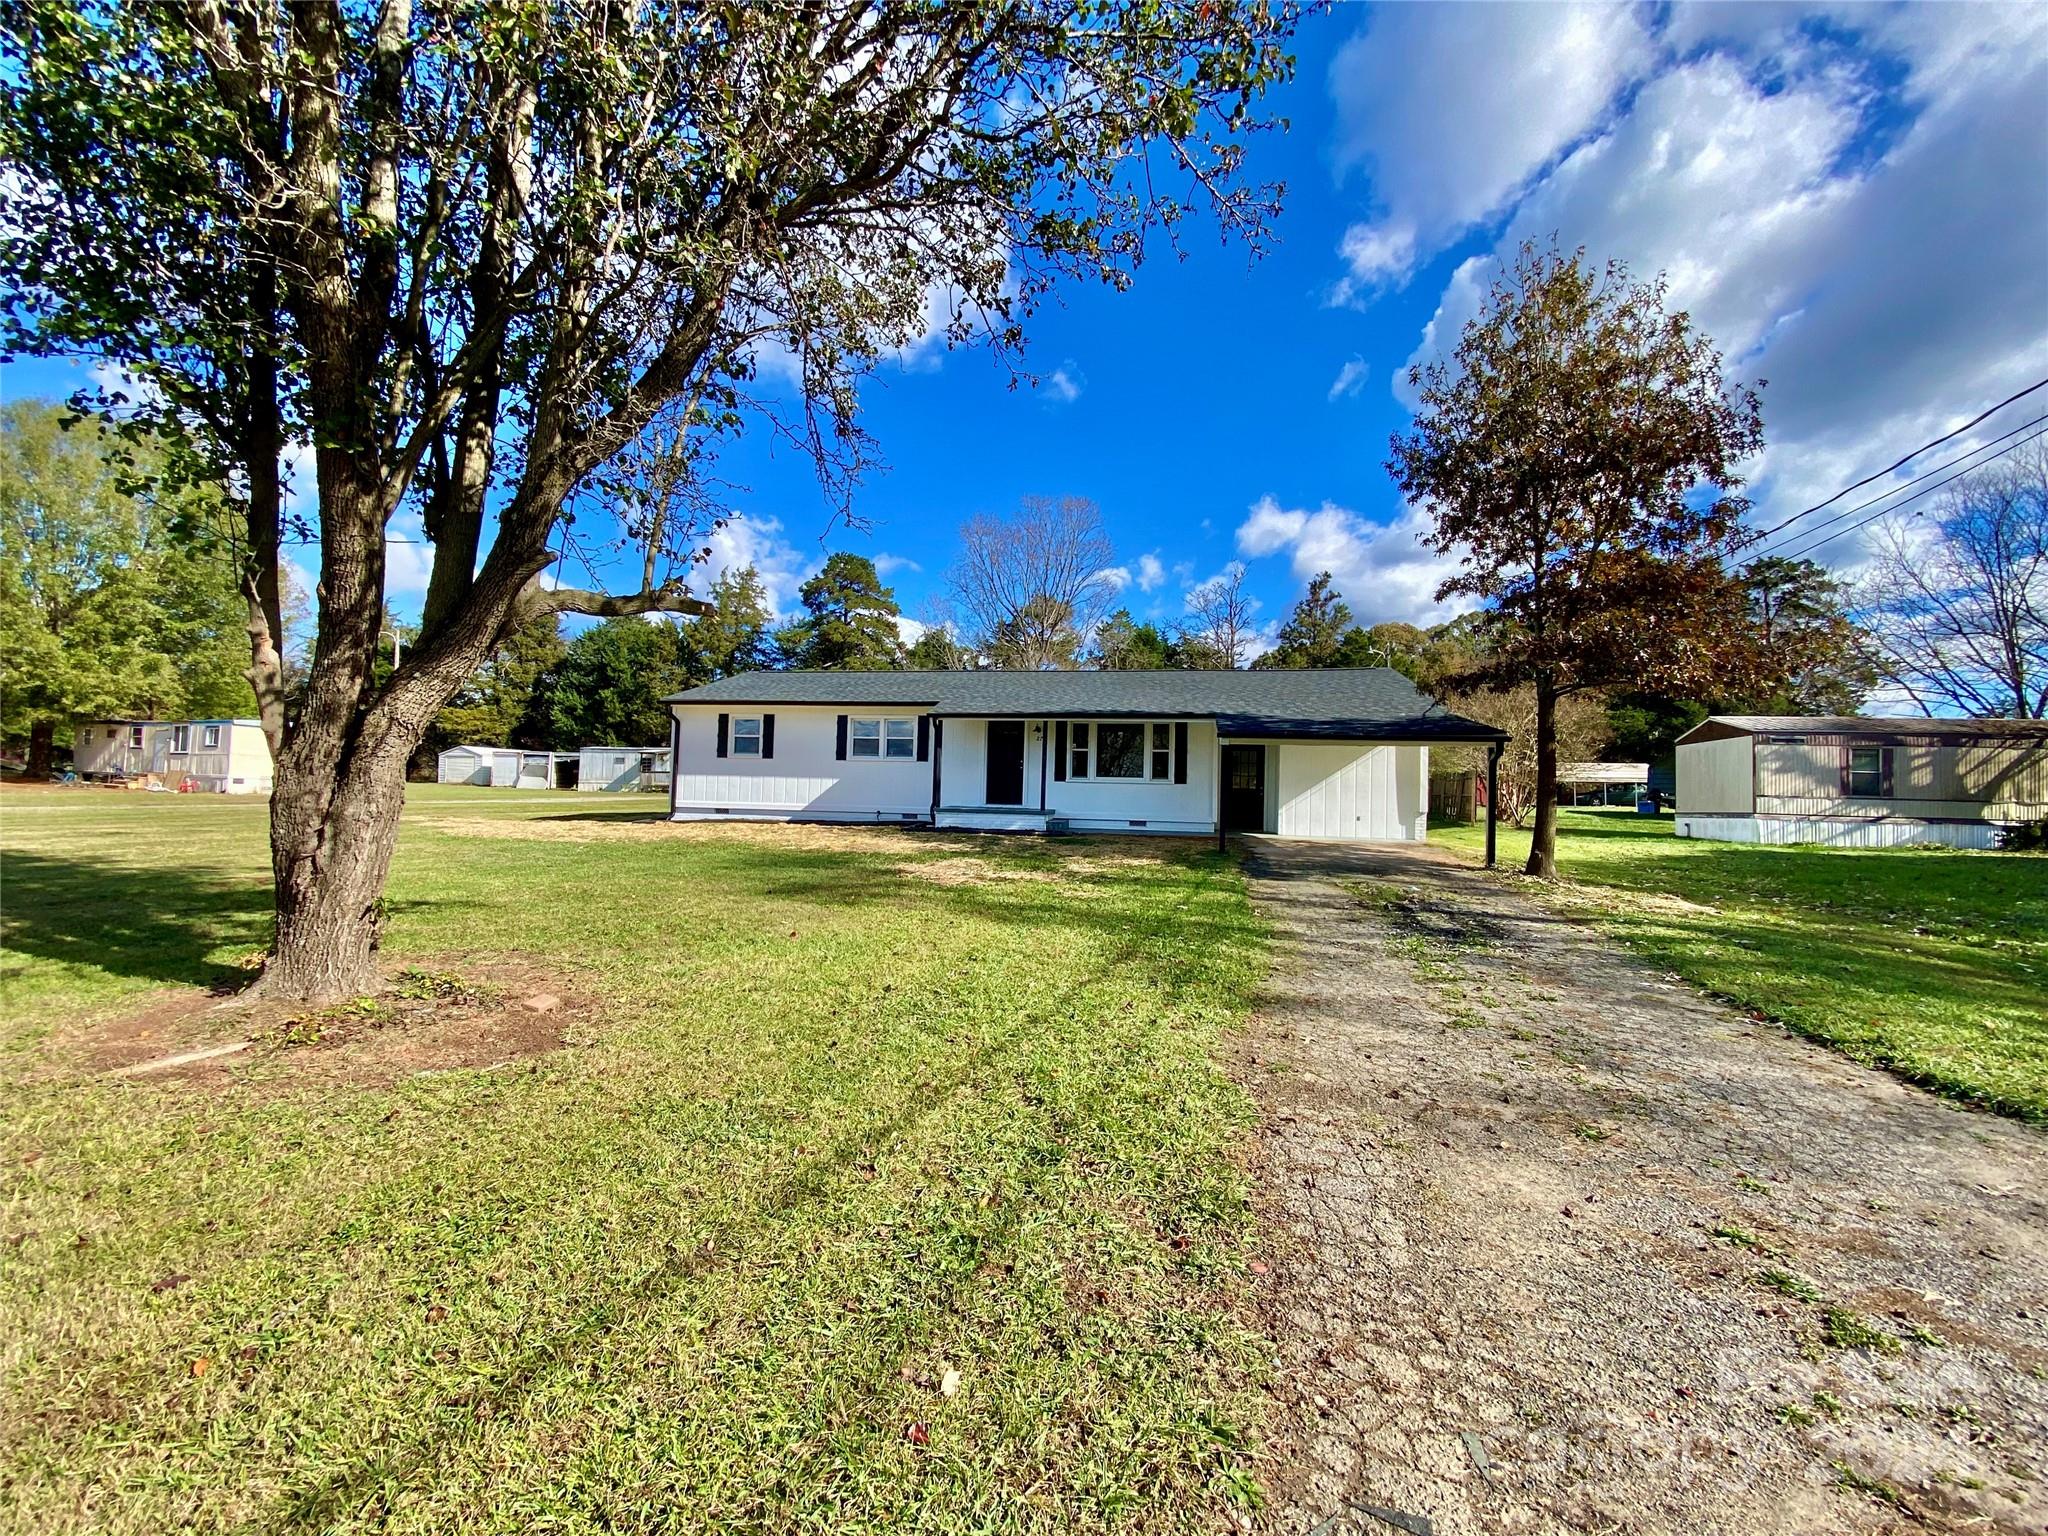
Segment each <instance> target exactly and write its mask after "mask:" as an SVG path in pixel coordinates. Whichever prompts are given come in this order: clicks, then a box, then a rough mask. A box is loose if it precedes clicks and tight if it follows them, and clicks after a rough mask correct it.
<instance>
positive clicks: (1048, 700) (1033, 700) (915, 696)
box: [670, 667, 1507, 741]
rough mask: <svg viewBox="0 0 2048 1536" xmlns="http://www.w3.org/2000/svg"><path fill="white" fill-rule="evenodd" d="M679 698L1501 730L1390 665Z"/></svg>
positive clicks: (887, 684)
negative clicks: (1452, 707) (1457, 709)
mask: <svg viewBox="0 0 2048 1536" xmlns="http://www.w3.org/2000/svg"><path fill="white" fill-rule="evenodd" d="M670 702H672V703H680V704H759V705H764V706H767V705H777V704H782V705H795V704H819V705H827V706H829V705H839V704H843V705H848V706H853V707H859V706H864V705H918V706H922V707H924V708H928V709H931V710H932V711H934V712H935V713H937V714H940V715H1019V716H1033V717H1045V716H1064V717H1068V718H1074V717H1086V716H1091V715H1099V716H1155V715H1156V716H1162V717H1178V718H1183V719H1187V718H1194V719H1211V718H1213V719H1214V720H1215V721H1216V722H1217V725H1218V727H1219V728H1220V729H1222V730H1223V731H1224V732H1225V733H1226V734H1228V735H1238V736H1297V737H1307V738H1314V737H1323V738H1327V739H1330V740H1346V739H1358V738H1361V737H1370V738H1376V739H1386V738H1389V737H1398V738H1406V739H1415V740H1436V741H1497V740H1502V739H1504V738H1505V736H1506V734H1507V733H1506V732H1504V731H1501V730H1498V729H1496V728H1495V727H1493V726H1490V725H1482V724H1481V723H1479V722H1478V721H1476V720H1468V719H1465V718H1464V717H1463V716H1460V715H1454V714H1451V713H1450V712H1449V711H1448V710H1445V709H1444V708H1443V707H1442V706H1440V705H1438V704H1436V703H1433V702H1432V701H1431V700H1430V699H1429V697H1428V696H1427V695H1426V694H1424V693H1422V692H1421V691H1420V690H1419V689H1417V688H1416V686H1415V685H1414V684H1413V683H1411V682H1409V681H1408V679H1407V678H1405V677H1403V676H1402V675H1401V674H1400V673H1398V672H1396V671H1394V670H1393V669H1392V668H1390V667H1359V668H1344V669H1331V670H1327V671H1308V670H1301V671H1279V670H1276V671H1271V672H1183V671H1159V672H745V673H742V674H740V675H739V676H738V677H728V678H723V679H721V680H720V681H718V682H715V683H707V684H705V686H703V687H702V688H692V689H689V690H688V691H686V692H683V693H679V694H675V695H673V696H672V698H671V700H670Z"/></svg>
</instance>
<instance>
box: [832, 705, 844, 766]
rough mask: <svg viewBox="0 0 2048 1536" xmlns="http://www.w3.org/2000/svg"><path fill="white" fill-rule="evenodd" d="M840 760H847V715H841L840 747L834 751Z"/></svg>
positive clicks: (834, 754)
mask: <svg viewBox="0 0 2048 1536" xmlns="http://www.w3.org/2000/svg"><path fill="white" fill-rule="evenodd" d="M833 756H835V757H837V758H838V759H839V761H840V762H842V763H843V762H845V761H846V716H844V715H841V716H840V717H839V748H838V750H837V751H836V752H834V753H833Z"/></svg>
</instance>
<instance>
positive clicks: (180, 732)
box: [171, 725, 192, 757]
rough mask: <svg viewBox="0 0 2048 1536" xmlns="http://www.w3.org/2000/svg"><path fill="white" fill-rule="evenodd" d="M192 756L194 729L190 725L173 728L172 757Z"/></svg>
mask: <svg viewBox="0 0 2048 1536" xmlns="http://www.w3.org/2000/svg"><path fill="white" fill-rule="evenodd" d="M191 755H192V727H191V726H189V725H174V726H172V727H171V756H173V757H190V756H191Z"/></svg>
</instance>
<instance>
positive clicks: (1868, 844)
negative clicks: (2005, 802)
mask: <svg viewBox="0 0 2048 1536" xmlns="http://www.w3.org/2000/svg"><path fill="white" fill-rule="evenodd" d="M1676 830H1677V833H1678V835H1679V836H1680V837H1692V838H1698V839H1700V840H1702V841H1705V842H1717V843H1768V844H1772V845H1774V846H1790V845H1801V844H1820V845H1823V846H1825V847H1829V848H1904V847H1909V846H1911V845H1913V844H1916V843H1934V844H1938V845H1939V846H1941V847H1944V848H1990V847H1992V846H1994V845H1995V843H1996V841H1997V837H1998V828H1997V827H1995V826H1993V825H1992V824H1991V823H1989V822H1944V821H1918V820H1915V819H1914V818H1912V817H1909V816H1895V817H1887V818H1885V819H1883V820H1856V819H1838V818H1832V817H1824V816H1688V815H1684V814H1681V815H1680V816H1679V817H1678V818H1677V822H1676Z"/></svg>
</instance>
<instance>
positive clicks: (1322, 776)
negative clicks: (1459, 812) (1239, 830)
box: [1266, 741, 1429, 842]
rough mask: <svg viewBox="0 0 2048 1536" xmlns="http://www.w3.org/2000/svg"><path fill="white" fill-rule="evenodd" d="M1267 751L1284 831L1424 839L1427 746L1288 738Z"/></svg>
mask: <svg viewBox="0 0 2048 1536" xmlns="http://www.w3.org/2000/svg"><path fill="white" fill-rule="evenodd" d="M1266 756H1267V762H1266V772H1267V774H1268V775H1269V779H1270V780H1271V781H1274V782H1277V784H1278V800H1279V805H1278V810H1277V814H1276V816H1275V825H1274V830H1275V831H1276V832H1277V833H1279V835H1280V836H1282V837H1306V838H1343V839H1359V840H1362V841H1370V842H1420V841H1422V839H1423V837H1424V836H1425V835H1426V833H1427V831H1428V825H1429V821H1428V818H1429V799H1428V782H1429V771H1428V749H1427V748H1426V747H1423V746H1420V745H1413V744H1408V743H1391V742H1379V743H1350V742H1344V743H1325V742H1305V741H1287V742H1280V743H1277V744H1276V745H1269V746H1268V748H1267V753H1266Z"/></svg>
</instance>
